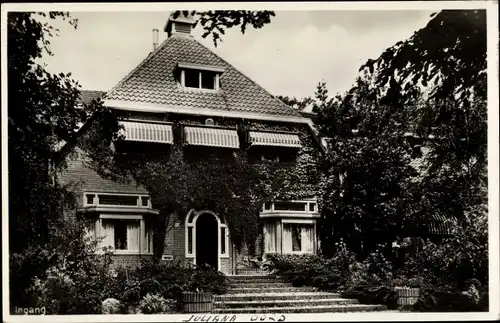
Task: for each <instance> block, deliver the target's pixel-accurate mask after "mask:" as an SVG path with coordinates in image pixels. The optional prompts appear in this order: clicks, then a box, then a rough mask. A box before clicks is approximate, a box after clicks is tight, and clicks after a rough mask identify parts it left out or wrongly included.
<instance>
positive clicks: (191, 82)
mask: <svg viewBox="0 0 500 323" xmlns="http://www.w3.org/2000/svg"><path fill="white" fill-rule="evenodd" d="M199 74H200V72H199V71H196V70H190V69H186V70H184V86H185V87H193V88H196V89H198V88H200V75H199Z"/></svg>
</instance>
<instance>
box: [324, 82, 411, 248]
mask: <svg viewBox="0 0 500 323" xmlns="http://www.w3.org/2000/svg"><path fill="white" fill-rule="evenodd" d="M355 88H356V89H355V91H354V90H353V91H351V93H348V94H346V95H344V96H340V95H339V96H336V97H334V98H332V99H329V100H327V101H325V98H326V97H327V91H326V87H325V84H324V83H323V84H320V85H319V86H318V90H317V92H316V95H317V98H318V101H319V102H322V103H321V104H320V105H317V106H316V110H318V111H320V114H319V120H320V122H319V124H320V129H321V132H322V133H323V134H328V137H329V138H330V139H331V140H329V148H328V156H327V160H326V162H325V165H324V171H325V178H326V180H325V182H324V183H323V187H322V189H323V197H322V217H321V221H320V237H321V239H322V247H323V250H322V251H323V252H324V253H325V254H326V255H331V254H332V253H333V252H335V249H334V243H335V242H336V241H338V240H339V239H340V238H342V239H343V240H344V241H345V242H346V244H347V245H348V247H349V248H350V249H351V250H353V251H354V252H356V253H357V254H358V255H360V256H366V255H367V254H368V253H370V252H373V251H374V250H375V249H378V246H377V245H378V244H381V245H383V246H389V245H390V243H391V242H392V241H394V240H395V238H396V236H398V235H401V234H402V229H403V230H405V231H406V232H409V231H411V230H414V228H413V227H412V221H414V220H415V218H414V216H413V215H414V214H413V213H412V211H411V207H409V206H411V205H412V204H413V198H414V195H413V190H412V185H413V183H412V177H413V176H414V175H415V171H414V169H413V168H412V167H411V166H410V162H409V160H410V158H411V157H412V155H414V154H415V152H414V151H413V147H412V145H411V143H410V142H408V141H407V140H406V138H405V136H404V133H405V131H406V122H407V120H408V112H409V111H411V108H410V107H409V106H408V105H407V106H406V107H405V109H398V108H394V107H395V106H397V105H386V104H383V103H382V102H381V101H380V100H373V98H372V97H371V95H370V91H371V90H370V86H369V84H368V83H367V82H366V80H363V79H358V81H357V84H356V87H355ZM417 102H418V101H416V102H414V103H413V104H415V105H416V104H417Z"/></svg>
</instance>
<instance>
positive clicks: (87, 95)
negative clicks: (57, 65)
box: [78, 90, 106, 105]
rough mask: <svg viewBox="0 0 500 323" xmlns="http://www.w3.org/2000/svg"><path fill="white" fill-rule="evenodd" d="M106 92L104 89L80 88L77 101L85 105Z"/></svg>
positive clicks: (101, 96)
mask: <svg viewBox="0 0 500 323" xmlns="http://www.w3.org/2000/svg"><path fill="white" fill-rule="evenodd" d="M105 94H106V91H90V90H82V91H80V100H79V101H78V103H82V104H83V105H87V104H89V103H90V102H92V100H97V99H98V98H103V97H104V95H105Z"/></svg>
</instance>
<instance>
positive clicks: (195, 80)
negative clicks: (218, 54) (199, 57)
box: [178, 63, 224, 90]
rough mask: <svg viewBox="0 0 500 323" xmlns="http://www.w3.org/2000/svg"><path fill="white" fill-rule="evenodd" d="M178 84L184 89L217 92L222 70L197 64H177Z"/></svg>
mask: <svg viewBox="0 0 500 323" xmlns="http://www.w3.org/2000/svg"><path fill="white" fill-rule="evenodd" d="M178 68H179V72H180V73H179V76H180V79H179V82H180V84H181V85H182V86H183V87H185V88H192V89H203V90H218V89H219V87H220V84H219V78H220V75H221V74H222V73H223V72H224V69H223V68H219V67H213V66H204V65H198V64H181V63H179V64H178Z"/></svg>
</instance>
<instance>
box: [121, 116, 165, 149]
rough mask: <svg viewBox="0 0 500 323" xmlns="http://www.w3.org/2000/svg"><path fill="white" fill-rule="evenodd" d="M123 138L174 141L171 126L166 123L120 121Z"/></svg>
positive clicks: (146, 140) (163, 141) (144, 140)
mask: <svg viewBox="0 0 500 323" xmlns="http://www.w3.org/2000/svg"><path fill="white" fill-rule="evenodd" d="M120 124H121V125H123V128H124V129H123V130H122V133H123V134H124V135H125V140H129V141H142V142H158V143H164V144H171V143H173V141H174V135H173V133H172V126H171V125H168V124H158V123H143V122H132V121H120Z"/></svg>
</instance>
